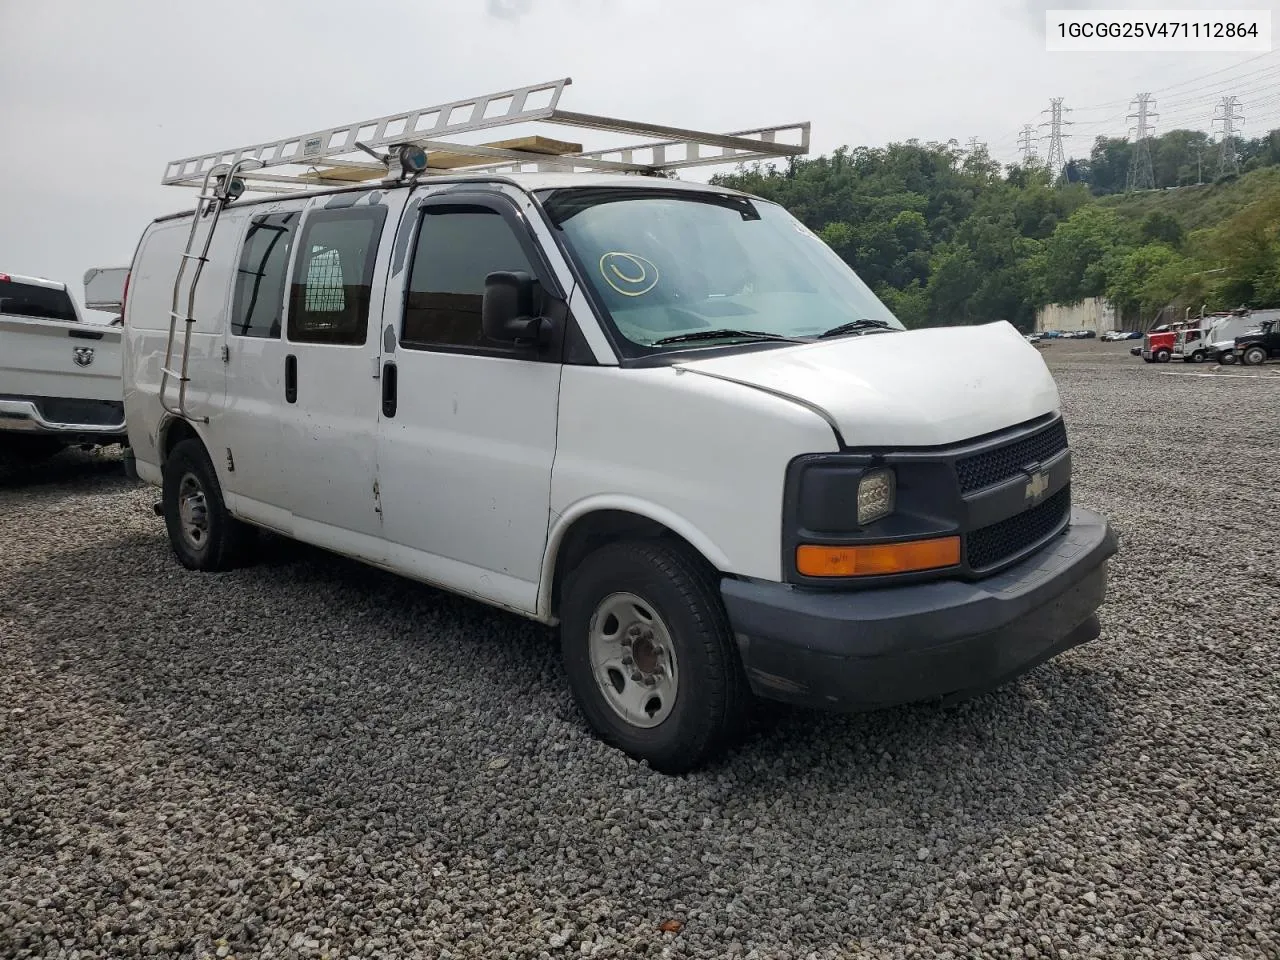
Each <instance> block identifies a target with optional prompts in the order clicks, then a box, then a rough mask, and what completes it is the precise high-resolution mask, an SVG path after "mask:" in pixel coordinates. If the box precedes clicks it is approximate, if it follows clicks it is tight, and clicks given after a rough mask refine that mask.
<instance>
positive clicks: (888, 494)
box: [858, 468, 897, 527]
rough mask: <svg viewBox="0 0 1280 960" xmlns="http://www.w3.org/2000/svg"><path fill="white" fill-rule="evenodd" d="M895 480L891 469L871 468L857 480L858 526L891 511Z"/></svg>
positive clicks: (863, 525)
mask: <svg viewBox="0 0 1280 960" xmlns="http://www.w3.org/2000/svg"><path fill="white" fill-rule="evenodd" d="M896 490H897V481H896V480H895V478H894V474H893V471H892V470H888V469H883V468H882V469H879V470H871V471H868V472H867V473H864V474H863V475H862V479H861V480H859V481H858V526H860V527H865V526H867V525H868V524H871V523H875V522H876V521H877V520H880V519H883V518H884V517H887V516H888V515H889V514H891V513H893V502H894V496H895V493H896Z"/></svg>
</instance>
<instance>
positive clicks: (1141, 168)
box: [1125, 93, 1157, 190]
mask: <svg viewBox="0 0 1280 960" xmlns="http://www.w3.org/2000/svg"><path fill="white" fill-rule="evenodd" d="M1134 103H1135V105H1136V106H1137V112H1136V113H1131V114H1129V119H1131V120H1133V119H1136V120H1137V121H1138V126H1137V130H1136V137H1135V138H1134V144H1133V152H1132V153H1131V154H1130V155H1129V173H1128V177H1127V178H1126V184H1125V189H1126V190H1154V189H1155V188H1156V175H1155V172H1154V171H1153V170H1152V169H1151V148H1150V138H1151V122H1152V120H1154V119H1155V117H1156V116H1157V114H1155V113H1153V112H1152V109H1151V108H1152V107H1153V106H1154V105H1155V101H1154V100H1152V99H1151V94H1149V93H1140V94H1138V96H1137V97H1136V98H1135V100H1134Z"/></svg>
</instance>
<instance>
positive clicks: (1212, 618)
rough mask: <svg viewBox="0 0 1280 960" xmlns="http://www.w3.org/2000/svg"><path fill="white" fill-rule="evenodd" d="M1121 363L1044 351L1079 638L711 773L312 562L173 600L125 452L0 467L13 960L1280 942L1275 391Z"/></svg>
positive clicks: (1263, 374)
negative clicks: (1085, 538) (119, 456)
mask: <svg viewBox="0 0 1280 960" xmlns="http://www.w3.org/2000/svg"><path fill="white" fill-rule="evenodd" d="M1126 347H1127V345H1126V344H1123V343H1121V344H1100V343H1097V342H1096V341H1095V342H1084V343H1080V344H1068V343H1056V344H1053V345H1051V346H1050V347H1048V348H1047V349H1046V350H1045V356H1046V358H1047V359H1048V360H1049V362H1050V364H1051V365H1052V366H1053V367H1054V368H1055V372H1056V373H1057V375H1058V377H1059V382H1060V385H1061V388H1062V391H1063V395H1064V399H1065V401H1066V405H1067V408H1068V413H1069V415H1070V418H1071V419H1070V431H1071V435H1072V438H1073V442H1074V445H1075V449H1076V476H1077V479H1076V482H1075V489H1076V497H1077V500H1078V502H1081V503H1083V504H1085V505H1088V506H1093V507H1096V508H1101V509H1102V510H1104V511H1105V512H1106V513H1107V514H1108V515H1109V516H1110V517H1111V518H1112V519H1113V520H1114V522H1115V524H1116V526H1117V527H1118V529H1119V532H1120V534H1121V537H1122V552H1121V554H1120V556H1119V557H1118V558H1117V560H1116V561H1115V563H1114V566H1113V580H1112V592H1111V598H1110V601H1109V602H1108V604H1107V606H1106V607H1105V609H1104V610H1103V612H1102V613H1103V620H1104V633H1103V636H1102V637H1101V638H1100V639H1099V640H1098V641H1097V642H1096V643H1094V644H1091V645H1088V646H1086V647H1084V648H1081V649H1077V650H1075V651H1072V652H1070V653H1068V654H1067V655H1065V656H1063V657H1061V658H1060V659H1058V660H1056V661H1054V662H1052V663H1049V664H1047V665H1045V666H1043V667H1041V668H1040V669H1038V670H1036V671H1035V672H1034V673H1032V674H1031V675H1030V676H1028V677H1027V678H1025V679H1023V680H1021V681H1019V682H1017V683H1015V684H1013V685H1011V686H1009V687H1008V688H1006V689H1003V690H1001V691H998V692H996V693H994V694H991V695H988V696H986V697H983V698H981V699H980V700H977V701H974V702H971V703H968V704H963V705H959V706H956V707H951V708H938V707H932V706H925V707H913V708H907V709H898V710H892V711H887V712H883V713H879V714H873V715H864V716H858V717H830V716H819V715H816V714H811V713H805V712H801V711H790V710H784V709H781V708H769V709H766V710H764V711H762V713H761V714H760V716H759V717H758V718H757V722H756V725H755V728H754V729H753V731H752V733H751V735H750V737H749V738H748V740H747V742H746V743H745V744H743V745H742V746H741V747H740V748H739V749H738V750H737V751H736V752H735V753H734V754H733V755H731V756H730V757H728V758H726V759H725V760H724V761H723V762H722V763H720V764H719V765H718V766H716V767H715V768H714V769H711V770H709V771H707V772H704V773H701V774H697V775H692V776H689V777H686V778H668V777H664V776H661V775H658V774H655V773H652V772H650V771H649V770H647V769H646V768H644V767H642V766H639V765H637V764H635V763H633V762H631V761H630V760H628V759H626V758H625V757H623V756H622V755H620V754H618V753H616V752H614V751H612V750H610V749H607V748H605V747H604V746H602V745H600V744H599V743H597V742H596V741H595V740H594V739H592V738H591V737H590V736H589V735H588V734H587V732H586V731H585V729H584V726H583V724H582V721H581V720H580V719H579V717H578V715H577V714H576V712H575V711H574V709H573V706H572V703H571V700H570V698H569V696H568V694H567V692H566V689H565V682H564V677H563V674H562V672H561V669H560V666H559V663H558V659H557V648H556V645H555V643H554V640H553V638H552V637H551V635H550V634H549V633H548V632H547V631H545V630H543V629H541V628H539V627H536V626H531V625H528V624H526V623H524V622H522V621H520V620H518V619H515V618H511V617H508V616H504V615H502V614H499V613H496V612H493V611H491V610H489V609H487V608H485V607H482V606H478V605H474V604H470V603H467V602H465V601H461V600H457V599H454V598H451V597H448V596H446V595H443V594H439V593H436V592H434V591H432V590H429V589H426V588H423V587H420V586H417V585H415V584H413V583H410V582H407V581H403V580H399V579H397V578H395V577H392V576H389V575H384V574H382V573H379V572H376V571H372V570H369V569H367V568H364V567H361V566H359V565H357V564H354V563H349V562H346V561H344V560H341V559H338V558H334V557H331V556H328V555H326V554H323V553H320V552H318V551H313V550H310V549H307V548H303V547H300V546H297V545H292V544H285V543H279V542H275V543H270V544H268V545H266V546H265V547H264V549H263V552H262V556H261V558H260V561H261V562H260V563H259V564H258V565H257V566H255V567H253V568H250V569H246V570H242V571H239V572H236V573H233V574H227V575H198V574H193V573H189V572H186V571H184V570H182V569H181V568H180V567H179V566H178V565H177V563H176V562H175V561H174V559H173V558H172V556H171V555H170V552H169V548H168V545H167V541H166V539H165V537H164V533H163V530H162V527H161V524H160V522H159V521H158V520H157V519H156V518H155V517H154V516H153V515H152V514H151V510H150V504H151V502H152V500H153V499H154V497H153V494H152V492H151V491H150V490H147V489H144V488H142V487H139V486H137V485H135V484H132V483H130V482H129V481H127V480H125V479H124V478H123V477H122V476H121V474H120V469H119V462H118V461H113V460H111V459H109V458H103V457H101V456H90V455H86V454H80V453H68V454H63V455H61V456H59V457H58V458H56V459H55V460H53V461H51V462H50V463H49V464H47V465H45V466H43V467H41V468H39V469H36V470H31V471H22V472H15V471H9V472H0V956H4V957H125V956H137V955H144V956H175V957H176V956H181V957H187V958H206V957H214V956H219V957H225V956H233V957H332V958H347V957H410V956H421V957H446V956H448V957H569V956H597V957H635V956H651V957H656V956H664V957H665V956H670V957H730V956H738V955H741V956H744V957H760V958H764V957H770V958H773V957H791V958H801V957H819V958H828V957H836V956H859V957H872V958H881V957H1033V958H1034V957H1077V956H1082V957H1128V956H1134V957H1139V956H1141V957H1175V956H1185V957H1202V958H1214V957H1233V958H1234V957H1241V958H1254V957H1277V956H1280V929H1278V927H1280V916H1278V911H1280V806H1278V801H1277V798H1278V797H1280V729H1278V728H1280V673H1278V671H1277V666H1278V665H1280V638H1278V636H1277V633H1278V631H1277V626H1276V625H1277V622H1278V619H1280V600H1278V599H1277V598H1278V597H1280V590H1278V589H1277V587H1278V586H1280V584H1278V583H1277V579H1278V578H1277V569H1278V564H1277V543H1278V542H1280V509H1277V508H1278V507H1280V497H1278V495H1277V484H1278V481H1280V469H1278V467H1277V464H1278V463H1280V459H1278V457H1277V455H1278V454H1280V416H1278V415H1277V413H1278V411H1280V377H1277V376H1276V375H1275V370H1276V368H1275V367H1269V368H1263V369H1262V370H1261V371H1255V372H1254V373H1253V374H1250V375H1249V376H1243V375H1233V376H1230V377H1227V376H1217V375H1206V376H1183V375H1181V374H1182V371H1183V370H1184V369H1187V368H1184V367H1183V366H1182V365H1181V364H1171V365H1169V366H1168V367H1167V368H1161V369H1156V368H1153V367H1149V366H1146V365H1144V364H1142V363H1141V362H1140V361H1138V360H1136V359H1134V358H1131V357H1129V356H1128V355H1127V350H1126ZM1193 369H1194V371H1195V372H1196V373H1204V372H1206V371H1205V368H1199V367H1197V368H1193ZM1210 369H1212V368H1210ZM1229 372H1231V373H1232V374H1239V370H1238V369H1236V370H1232V371H1229ZM1166 374H1170V375H1166ZM1172 374H1178V375H1172ZM665 921H678V922H679V924H681V925H682V927H681V929H679V930H678V931H663V930H662V929H660V925H661V924H663V923H664V922H665Z"/></svg>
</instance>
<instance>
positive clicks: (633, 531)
mask: <svg viewBox="0 0 1280 960" xmlns="http://www.w3.org/2000/svg"><path fill="white" fill-rule="evenodd" d="M632 538H654V539H664V540H668V541H674V542H677V543H681V544H683V545H684V546H685V547H686V548H687V549H689V550H691V551H692V552H693V553H694V554H696V555H697V556H699V557H700V558H701V559H702V560H703V561H704V562H705V563H706V564H707V565H708V566H710V567H711V568H713V569H714V570H717V571H722V572H723V571H726V570H728V569H729V566H730V564H729V558H728V557H727V556H726V555H725V553H724V551H722V550H721V549H720V548H719V547H718V546H716V544H715V543H714V542H713V541H712V540H711V539H710V538H709V537H708V536H706V535H705V534H704V533H703V532H702V531H701V530H699V529H698V528H697V527H696V526H694V525H693V524H691V523H689V522H688V521H686V520H685V519H684V518H683V517H680V516H679V515H677V514H675V513H673V512H672V511H670V510H666V509H664V508H662V507H659V506H657V505H656V504H651V503H647V502H645V501H642V500H637V499H635V498H631V497H597V498H592V499H590V500H586V501H583V502H582V503H578V504H574V505H573V506H572V507H570V508H569V509H568V510H566V511H565V512H564V513H563V514H561V515H560V516H559V517H557V518H556V520H555V522H554V524H553V526H552V528H551V532H550V535H549V536H548V538H547V549H546V552H545V553H544V555H543V561H542V576H541V583H540V585H539V588H538V619H540V620H543V621H545V622H548V623H550V622H554V621H555V620H556V619H557V618H558V616H559V611H560V589H561V585H562V584H563V582H564V579H565V577H566V576H568V574H569V573H570V572H571V571H572V570H573V569H574V568H575V567H576V566H577V565H578V564H579V563H580V562H581V561H582V560H583V558H585V557H586V556H587V555H588V554H590V553H591V551H592V550H594V549H595V548H597V547H599V546H602V545H603V544H605V543H609V542H612V541H615V540H620V539H632Z"/></svg>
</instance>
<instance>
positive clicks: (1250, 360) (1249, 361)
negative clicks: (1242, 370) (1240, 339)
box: [1240, 347, 1267, 367]
mask: <svg viewBox="0 0 1280 960" xmlns="http://www.w3.org/2000/svg"><path fill="white" fill-rule="evenodd" d="M1240 362H1241V363H1243V364H1244V365H1245V366H1247V367H1256V366H1257V365H1258V364H1260V363H1266V362H1267V351H1265V350H1263V349H1262V348H1261V347H1248V348H1247V349H1246V350H1245V351H1244V353H1243V354H1242V355H1241V357H1240Z"/></svg>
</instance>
